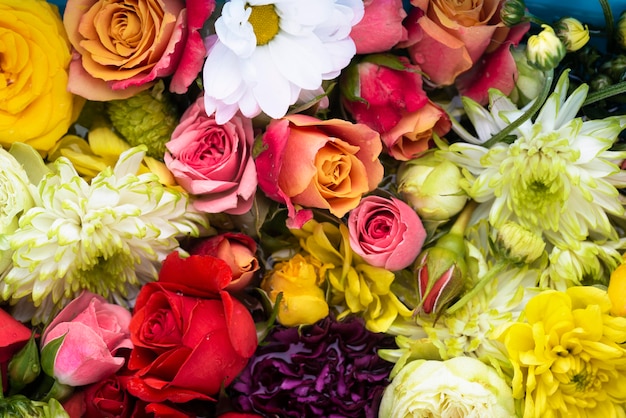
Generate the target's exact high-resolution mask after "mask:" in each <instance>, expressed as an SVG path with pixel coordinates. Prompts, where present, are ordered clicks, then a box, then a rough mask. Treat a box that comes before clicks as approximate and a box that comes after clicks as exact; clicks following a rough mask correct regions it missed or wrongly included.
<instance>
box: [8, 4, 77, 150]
mask: <svg viewBox="0 0 626 418" xmlns="http://www.w3.org/2000/svg"><path fill="white" fill-rule="evenodd" d="M0 57H1V58H2V59H1V60H0V68H1V71H0V144H1V145H2V146H4V147H8V146H9V145H10V144H12V143H14V142H25V143H27V144H29V145H31V146H33V147H34V148H35V149H37V150H38V151H40V152H42V153H46V152H47V151H48V150H50V149H51V148H52V147H53V146H54V144H55V142H56V141H57V140H58V139H59V138H61V136H63V134H65V132H66V131H67V129H68V128H69V126H70V124H71V122H72V110H73V107H74V105H73V100H74V98H73V95H72V94H71V93H69V92H68V91H67V83H68V72H67V70H68V66H69V63H70V59H71V54H70V45H69V42H68V40H67V36H66V34H65V30H64V29H63V24H62V22H61V16H60V15H59V12H58V10H57V9H56V7H55V6H51V5H50V4H48V3H47V2H45V1H43V0H29V1H24V0H3V1H2V2H0Z"/></svg>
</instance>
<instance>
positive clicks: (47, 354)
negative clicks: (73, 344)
mask: <svg viewBox="0 0 626 418" xmlns="http://www.w3.org/2000/svg"><path fill="white" fill-rule="evenodd" d="M63 340H65V335H62V336H61V337H59V338H55V339H54V340H52V341H50V342H49V343H48V344H46V345H45V346H44V347H43V348H42V349H41V370H43V371H44V373H45V374H47V375H48V376H51V377H54V362H55V360H56V358H57V353H58V352H59V348H60V347H61V344H63Z"/></svg>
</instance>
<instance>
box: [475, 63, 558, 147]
mask: <svg viewBox="0 0 626 418" xmlns="http://www.w3.org/2000/svg"><path fill="white" fill-rule="evenodd" d="M545 78H546V79H545V83H544V85H543V88H542V89H541V92H540V93H539V96H538V97H537V98H536V99H535V101H534V102H533V104H532V105H531V106H530V107H529V108H528V110H527V111H526V112H524V114H523V115H522V116H520V117H519V118H517V119H516V120H514V121H513V123H511V124H510V125H509V126H507V127H506V128H504V129H503V130H501V131H500V132H498V133H497V134H495V135H494V136H492V137H491V139H489V140H488V141H485V142H484V143H483V147H486V148H489V147H491V146H492V145H494V144H497V143H498V142H503V141H505V140H506V138H507V136H508V135H509V134H510V133H511V132H513V131H514V130H515V129H517V128H518V127H519V126H520V125H521V124H522V123H524V122H526V121H527V120H528V119H530V118H531V117H533V116H534V115H535V113H537V112H538V111H539V109H541V107H542V106H543V104H544V102H545V101H546V99H547V98H548V95H549V94H550V92H551V91H552V80H553V79H554V70H548V71H546V72H545Z"/></svg>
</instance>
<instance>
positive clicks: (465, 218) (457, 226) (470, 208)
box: [450, 200, 478, 236]
mask: <svg viewBox="0 0 626 418" xmlns="http://www.w3.org/2000/svg"><path fill="white" fill-rule="evenodd" d="M476 206H478V203H477V202H476V201H474V200H470V201H469V203H467V204H466V205H465V207H464V208H463V211H462V212H461V213H460V214H459V216H458V217H457V218H456V220H455V221H454V225H452V228H450V234H454V235H460V236H463V235H465V228H467V224H468V223H469V221H470V218H471V217H472V213H474V209H476Z"/></svg>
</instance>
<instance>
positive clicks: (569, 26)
mask: <svg viewBox="0 0 626 418" xmlns="http://www.w3.org/2000/svg"><path fill="white" fill-rule="evenodd" d="M555 28H556V35H557V36H558V37H559V39H560V40H561V42H563V45H565V48H566V49H567V51H569V52H573V51H578V50H579V49H580V48H582V47H583V46H585V45H586V44H587V42H589V28H588V27H587V25H583V24H582V23H580V21H579V20H578V19H574V18H573V17H566V18H563V19H561V20H559V21H558V22H557V23H556V25H555Z"/></svg>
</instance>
